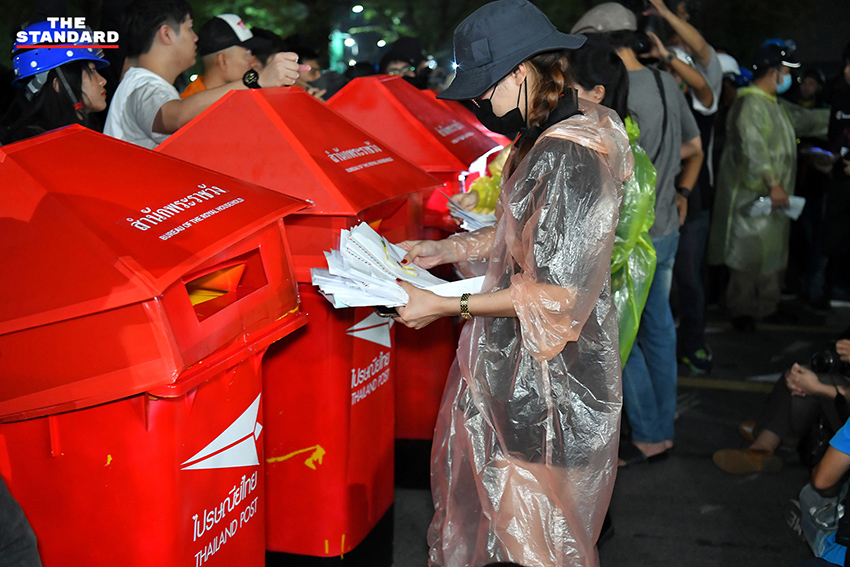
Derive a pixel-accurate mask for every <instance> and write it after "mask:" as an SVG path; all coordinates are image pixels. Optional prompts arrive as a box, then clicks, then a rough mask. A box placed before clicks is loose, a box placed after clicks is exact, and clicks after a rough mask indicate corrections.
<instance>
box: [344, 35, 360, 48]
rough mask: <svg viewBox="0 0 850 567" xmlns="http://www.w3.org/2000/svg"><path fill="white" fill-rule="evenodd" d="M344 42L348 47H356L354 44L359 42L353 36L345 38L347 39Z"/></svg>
mask: <svg viewBox="0 0 850 567" xmlns="http://www.w3.org/2000/svg"><path fill="white" fill-rule="evenodd" d="M343 43H345V46H346V47H354V45H355V44H356V43H357V42H356V41H355V40H354V38H353V37H347V38H345V41H344V42H343Z"/></svg>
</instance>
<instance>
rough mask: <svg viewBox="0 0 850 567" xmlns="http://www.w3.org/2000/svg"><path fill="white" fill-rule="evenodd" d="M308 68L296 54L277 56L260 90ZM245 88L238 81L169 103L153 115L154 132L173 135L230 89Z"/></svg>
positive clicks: (263, 76)
mask: <svg viewBox="0 0 850 567" xmlns="http://www.w3.org/2000/svg"><path fill="white" fill-rule="evenodd" d="M308 69H309V67H308V66H307V65H299V64H298V55H296V54H295V53H277V54H276V55H275V56H274V57H273V58H272V60H271V61H270V62H269V64H268V65H266V67H265V68H264V69H263V70H262V72H261V73H260V80H259V84H260V87H282V86H289V85H292V84H294V83H295V81H296V80H297V79H298V77H299V76H300V74H301V73H302V72H303V71H306V70H308ZM246 88H248V87H246V86H245V85H244V84H243V83H242V80H241V79H240V80H238V81H233V82H232V83H228V84H226V85H222V86H220V87H215V88H213V89H206V90H203V91H201V92H199V93H195V94H193V95H192V96H188V97H186V98H184V99H175V100H170V101H168V102H166V103H165V104H163V105H162V106H161V107H160V108H159V111H158V112H157V113H156V117H155V118H154V121H153V131H154V132H158V133H160V134H173V133H174V132H176V131H177V130H179V129H180V128H182V127H183V126H185V125H186V124H187V123H188V122H189V121H190V120H192V119H193V118H195V117H196V116H197V115H199V114H200V113H201V112H203V111H204V110H206V109H207V108H209V107H210V105H212V104H213V103H214V102H215V101H217V100H218V99H220V98H221V97H223V96H224V95H225V94H227V93H228V92H230V91H231V90H240V89H246Z"/></svg>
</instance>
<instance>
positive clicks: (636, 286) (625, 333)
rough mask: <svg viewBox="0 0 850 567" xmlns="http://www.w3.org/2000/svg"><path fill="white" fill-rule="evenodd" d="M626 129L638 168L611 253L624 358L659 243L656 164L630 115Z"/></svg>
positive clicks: (628, 185)
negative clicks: (654, 234)
mask: <svg viewBox="0 0 850 567" xmlns="http://www.w3.org/2000/svg"><path fill="white" fill-rule="evenodd" d="M626 132H627V133H628V134H629V143H630V144H631V147H632V153H633V154H634V156H635V171H634V175H632V178H631V179H629V180H628V181H627V182H626V183H625V185H624V186H623V209H622V210H621V211H620V222H619V223H617V232H616V233H615V240H614V252H613V253H612V254H611V292H612V295H613V296H614V305H616V306H617V314H618V315H619V316H620V359H621V360H622V363H623V364H626V360H628V358H629V353H630V352H631V351H632V345H634V343H635V337H637V332H638V327H639V326H640V314H641V313H643V308H644V306H645V305H646V296H647V295H649V287H650V286H651V285H652V278H653V276H654V275H655V246H653V245H652V239H651V238H650V237H649V229H650V228H652V223H654V222H655V180H656V177H657V174H656V171H655V166H654V165H652V161H651V160H650V159H649V156H648V155H646V152H645V151H644V150H643V148H642V147H640V146H639V145H638V143H637V139H638V136H640V129H639V128H638V125H637V123H636V122H635V121H634V120H632V119H631V117H626Z"/></svg>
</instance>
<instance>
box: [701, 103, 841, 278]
mask: <svg viewBox="0 0 850 567" xmlns="http://www.w3.org/2000/svg"><path fill="white" fill-rule="evenodd" d="M828 121H829V111H823V110H808V109H803V108H802V107H795V105H791V104H789V103H786V102H785V101H781V100H780V101H777V98H776V97H775V96H773V95H770V94H767V93H766V92H764V91H763V90H761V89H760V88H758V87H754V86H752V87H744V88H742V89H739V90H738V95H737V98H736V99H735V102H734V103H733V104H732V107H731V108H730V109H729V116H728V117H727V119H726V132H727V134H726V145H725V146H724V147H723V155H722V156H721V158H720V167H719V169H718V174H717V184H716V185H717V193H716V197H715V203H714V211H713V216H712V221H711V233H710V236H709V244H708V261H709V263H710V264H726V265H727V266H729V267H730V268H733V269H736V270H740V271H742V272H752V273H758V274H771V273H774V272H777V271H779V270H782V269H784V268H785V266H786V264H787V263H788V233H789V230H790V226H791V225H790V219H789V218H788V216H786V215H785V214H784V213H782V211H780V210H774V211H773V212H772V213H770V214H769V215H767V216H749V215H748V214H747V208H748V207H749V206H750V204H752V203H753V202H754V201H755V200H757V199H758V198H759V197H767V196H768V195H769V193H770V189H769V188H770V187H772V186H775V185H776V184H777V183H778V184H780V185H782V187H783V188H784V189H785V191H786V192H787V193H788V195H793V194H794V180H795V178H796V171H797V141H796V140H797V136H823V135H825V134H826V129H827V124H828Z"/></svg>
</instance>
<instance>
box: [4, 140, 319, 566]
mask: <svg viewBox="0 0 850 567" xmlns="http://www.w3.org/2000/svg"><path fill="white" fill-rule="evenodd" d="M0 185H2V187H4V191H5V193H6V194H5V198H4V199H3V202H2V204H0V210H2V217H0V243H2V244H0V247H2V250H3V260H4V265H5V268H6V271H5V274H6V276H7V277H4V278H3V279H2V282H0V292H1V293H2V295H3V297H4V301H3V302H2V304H0V374H2V376H3V388H2V389H0V474H2V475H3V478H4V480H5V481H6V483H7V485H8V486H9V490H10V491H11V493H12V494H13V496H14V497H15V498H16V499H17V500H18V501H19V502H20V504H21V506H22V508H23V509H24V511H25V513H26V514H27V517H28V518H29V520H30V523H31V524H32V527H33V529H34V531H35V533H36V535H37V537H38V542H39V549H40V552H41V556H42V560H43V563H44V565H45V566H46V567H57V566H62V565H67V566H76V565H79V564H81V563H83V564H85V565H89V566H101V565H102V566H106V565H114V564H116V563H120V564H121V565H124V566H143V565H164V566H170V565H174V566H185V565H202V564H203V565H222V566H225V565H226V566H230V565H245V566H256V567H259V566H262V565H263V564H264V545H263V544H264V536H265V525H264V517H265V510H264V509H265V501H264V484H265V482H264V473H263V464H264V459H263V443H262V441H263V439H262V435H263V417H262V413H261V412H262V406H263V403H264V396H263V391H262V378H261V374H260V369H261V365H260V362H261V357H262V355H263V353H264V352H265V350H266V348H267V347H268V346H269V345H270V344H271V343H272V342H273V341H275V340H278V339H280V338H282V337H283V336H285V335H287V334H288V333H290V332H292V331H293V330H295V329H297V328H298V327H300V326H302V325H303V324H304V323H305V322H306V318H305V316H304V314H303V311H302V310H301V309H300V307H299V301H298V294H297V288H296V285H295V278H294V273H293V270H292V267H291V265H290V257H289V253H288V249H287V244H286V240H285V237H284V231H283V222H282V220H281V219H282V217H283V216H284V215H287V214H289V213H291V212H293V211H295V210H298V209H301V208H303V207H304V206H306V203H305V202H304V201H301V200H298V199H294V198H292V197H288V196H286V195H282V194H280V193H276V192H272V191H269V190H266V189H262V188H260V187H256V186H254V185H251V184H249V183H245V182H243V181H239V180H236V179H233V178H231V177H227V176H224V175H221V174H219V173H214V172H212V171H209V170H205V169H202V168H199V167H196V166H193V165H189V164H187V163H184V162H181V161H179V160H175V159H172V158H168V157H165V156H162V155H159V154H156V153H154V152H151V151H148V150H144V149H140V148H138V147H136V146H133V145H131V144H127V143H124V142H120V141H117V140H114V139H112V138H109V137H107V136H103V135H101V134H98V133H95V132H92V131H90V130H87V129H85V128H82V127H79V126H73V127H69V128H66V129H63V130H59V131H56V132H52V133H48V134H45V135H43V136H39V137H36V138H31V139H29V140H26V141H23V142H19V143H17V144H13V145H10V146H5V147H3V148H0Z"/></svg>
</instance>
